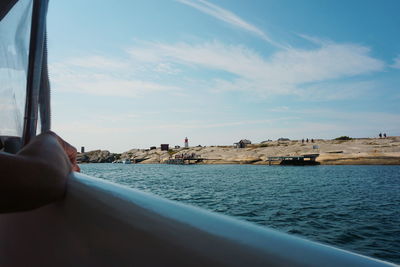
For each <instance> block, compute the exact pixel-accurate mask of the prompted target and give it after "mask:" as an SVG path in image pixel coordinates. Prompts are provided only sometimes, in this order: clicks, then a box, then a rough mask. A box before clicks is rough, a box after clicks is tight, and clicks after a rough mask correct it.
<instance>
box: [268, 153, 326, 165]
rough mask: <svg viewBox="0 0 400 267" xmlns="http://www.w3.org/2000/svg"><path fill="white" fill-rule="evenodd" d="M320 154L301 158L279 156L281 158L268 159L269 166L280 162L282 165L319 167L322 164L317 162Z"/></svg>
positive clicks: (305, 155) (306, 155)
mask: <svg viewBox="0 0 400 267" xmlns="http://www.w3.org/2000/svg"><path fill="white" fill-rule="evenodd" d="M318 156H319V154H304V155H301V156H279V157H268V165H271V164H272V162H273V161H280V163H279V164H280V165H299V166H303V165H319V164H320V163H319V162H318V161H317V160H316V159H317V157H318Z"/></svg>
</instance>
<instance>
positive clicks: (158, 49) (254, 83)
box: [48, 0, 400, 152]
mask: <svg viewBox="0 0 400 267" xmlns="http://www.w3.org/2000/svg"><path fill="white" fill-rule="evenodd" d="M398 10H400V1H397V0H384V1H371V0H350V1H333V0H330V1H328V0H305V1H296V0H252V1H244V0H242V1H237V0H207V1H205V0H160V1H156V0H146V1H144V0H143V1H138V0H135V1H132V0H119V1H102V0H96V1H95V0H85V1H79V0H69V1H59V0H53V1H50V6H49V11H48V44H49V71H50V81H51V86H52V119H53V121H52V126H53V129H54V130H55V131H56V132H57V133H59V134H60V135H61V136H63V137H64V138H65V139H67V140H68V141H69V142H70V143H72V144H73V145H75V146H76V147H78V148H79V147H80V146H85V148H86V150H87V151H88V150H94V149H106V150H110V151H112V152H123V151H127V150H129V149H132V148H148V147H150V146H153V145H155V146H159V145H160V144H161V143H167V144H170V145H172V146H175V145H183V141H184V138H185V137H188V138H189V144H190V145H193V146H195V145H231V144H233V143H234V142H237V141H239V140H240V139H244V138H245V139H249V140H251V141H252V142H253V143H258V142H261V141H264V140H268V139H277V138H280V137H287V138H290V139H302V138H335V137H338V136H342V135H347V136H351V137H374V136H377V135H378V134H379V133H380V132H382V133H384V132H385V133H387V134H388V135H400V105H399V104H398V103H399V102H400V35H399V34H398V29H399V28H400V16H398Z"/></svg>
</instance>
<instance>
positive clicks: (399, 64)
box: [392, 55, 400, 69]
mask: <svg viewBox="0 0 400 267" xmlns="http://www.w3.org/2000/svg"><path fill="white" fill-rule="evenodd" d="M393 61H394V63H393V65H392V68H395V69H400V55H398V56H397V57H396V58H395V59H394V60H393Z"/></svg>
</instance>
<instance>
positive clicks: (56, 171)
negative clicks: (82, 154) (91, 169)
mask: <svg viewBox="0 0 400 267" xmlns="http://www.w3.org/2000/svg"><path fill="white" fill-rule="evenodd" d="M71 171H80V169H79V166H78V165H77V164H76V149H75V148H74V147H73V146H71V145H70V144H68V143H67V142H65V141H64V140H63V139H61V138H60V137H59V136H58V135H56V134H55V133H53V132H48V133H44V134H41V135H39V136H37V137H35V138H34V139H33V140H32V141H31V142H30V143H29V144H28V145H27V146H25V147H24V148H23V149H22V150H21V151H20V152H18V153H17V154H16V155H12V154H7V153H1V152H0V175H1V178H0V213H6V212H16V211H26V210H31V209H35V208H38V207H41V206H43V205H46V204H49V203H52V202H54V201H59V200H61V199H62V198H63V197H64V193H65V186H66V181H67V177H68V174H69V173H70V172H71Z"/></svg>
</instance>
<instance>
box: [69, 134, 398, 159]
mask: <svg viewBox="0 0 400 267" xmlns="http://www.w3.org/2000/svg"><path fill="white" fill-rule="evenodd" d="M182 154H185V155H188V154H189V155H191V154H193V155H196V156H198V157H201V158H202V159H204V160H202V161H200V162H198V163H196V164H253V165H268V164H269V161H268V157H281V156H301V155H304V154H319V157H318V158H317V162H319V163H320V164H321V165H400V136H391V137H387V138H353V139H350V140H338V139H334V140H323V139H315V140H314V142H313V143H312V142H308V143H307V142H304V143H303V142H302V140H288V141H265V142H262V143H260V144H249V145H247V146H246V147H245V148H235V147H234V146H203V147H201V146H196V147H189V148H182V147H181V148H172V149H169V150H168V151H161V149H160V148H159V147H158V148H156V149H131V150H129V151H126V152H124V153H111V152H109V151H107V150H94V151H89V152H85V153H78V156H77V160H78V163H111V162H115V161H123V160H131V161H132V163H137V164H157V163H165V162H166V161H167V160H168V159H171V158H175V157H176V156H178V157H179V156H180V155H182ZM272 164H279V162H277V161H275V162H272Z"/></svg>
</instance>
